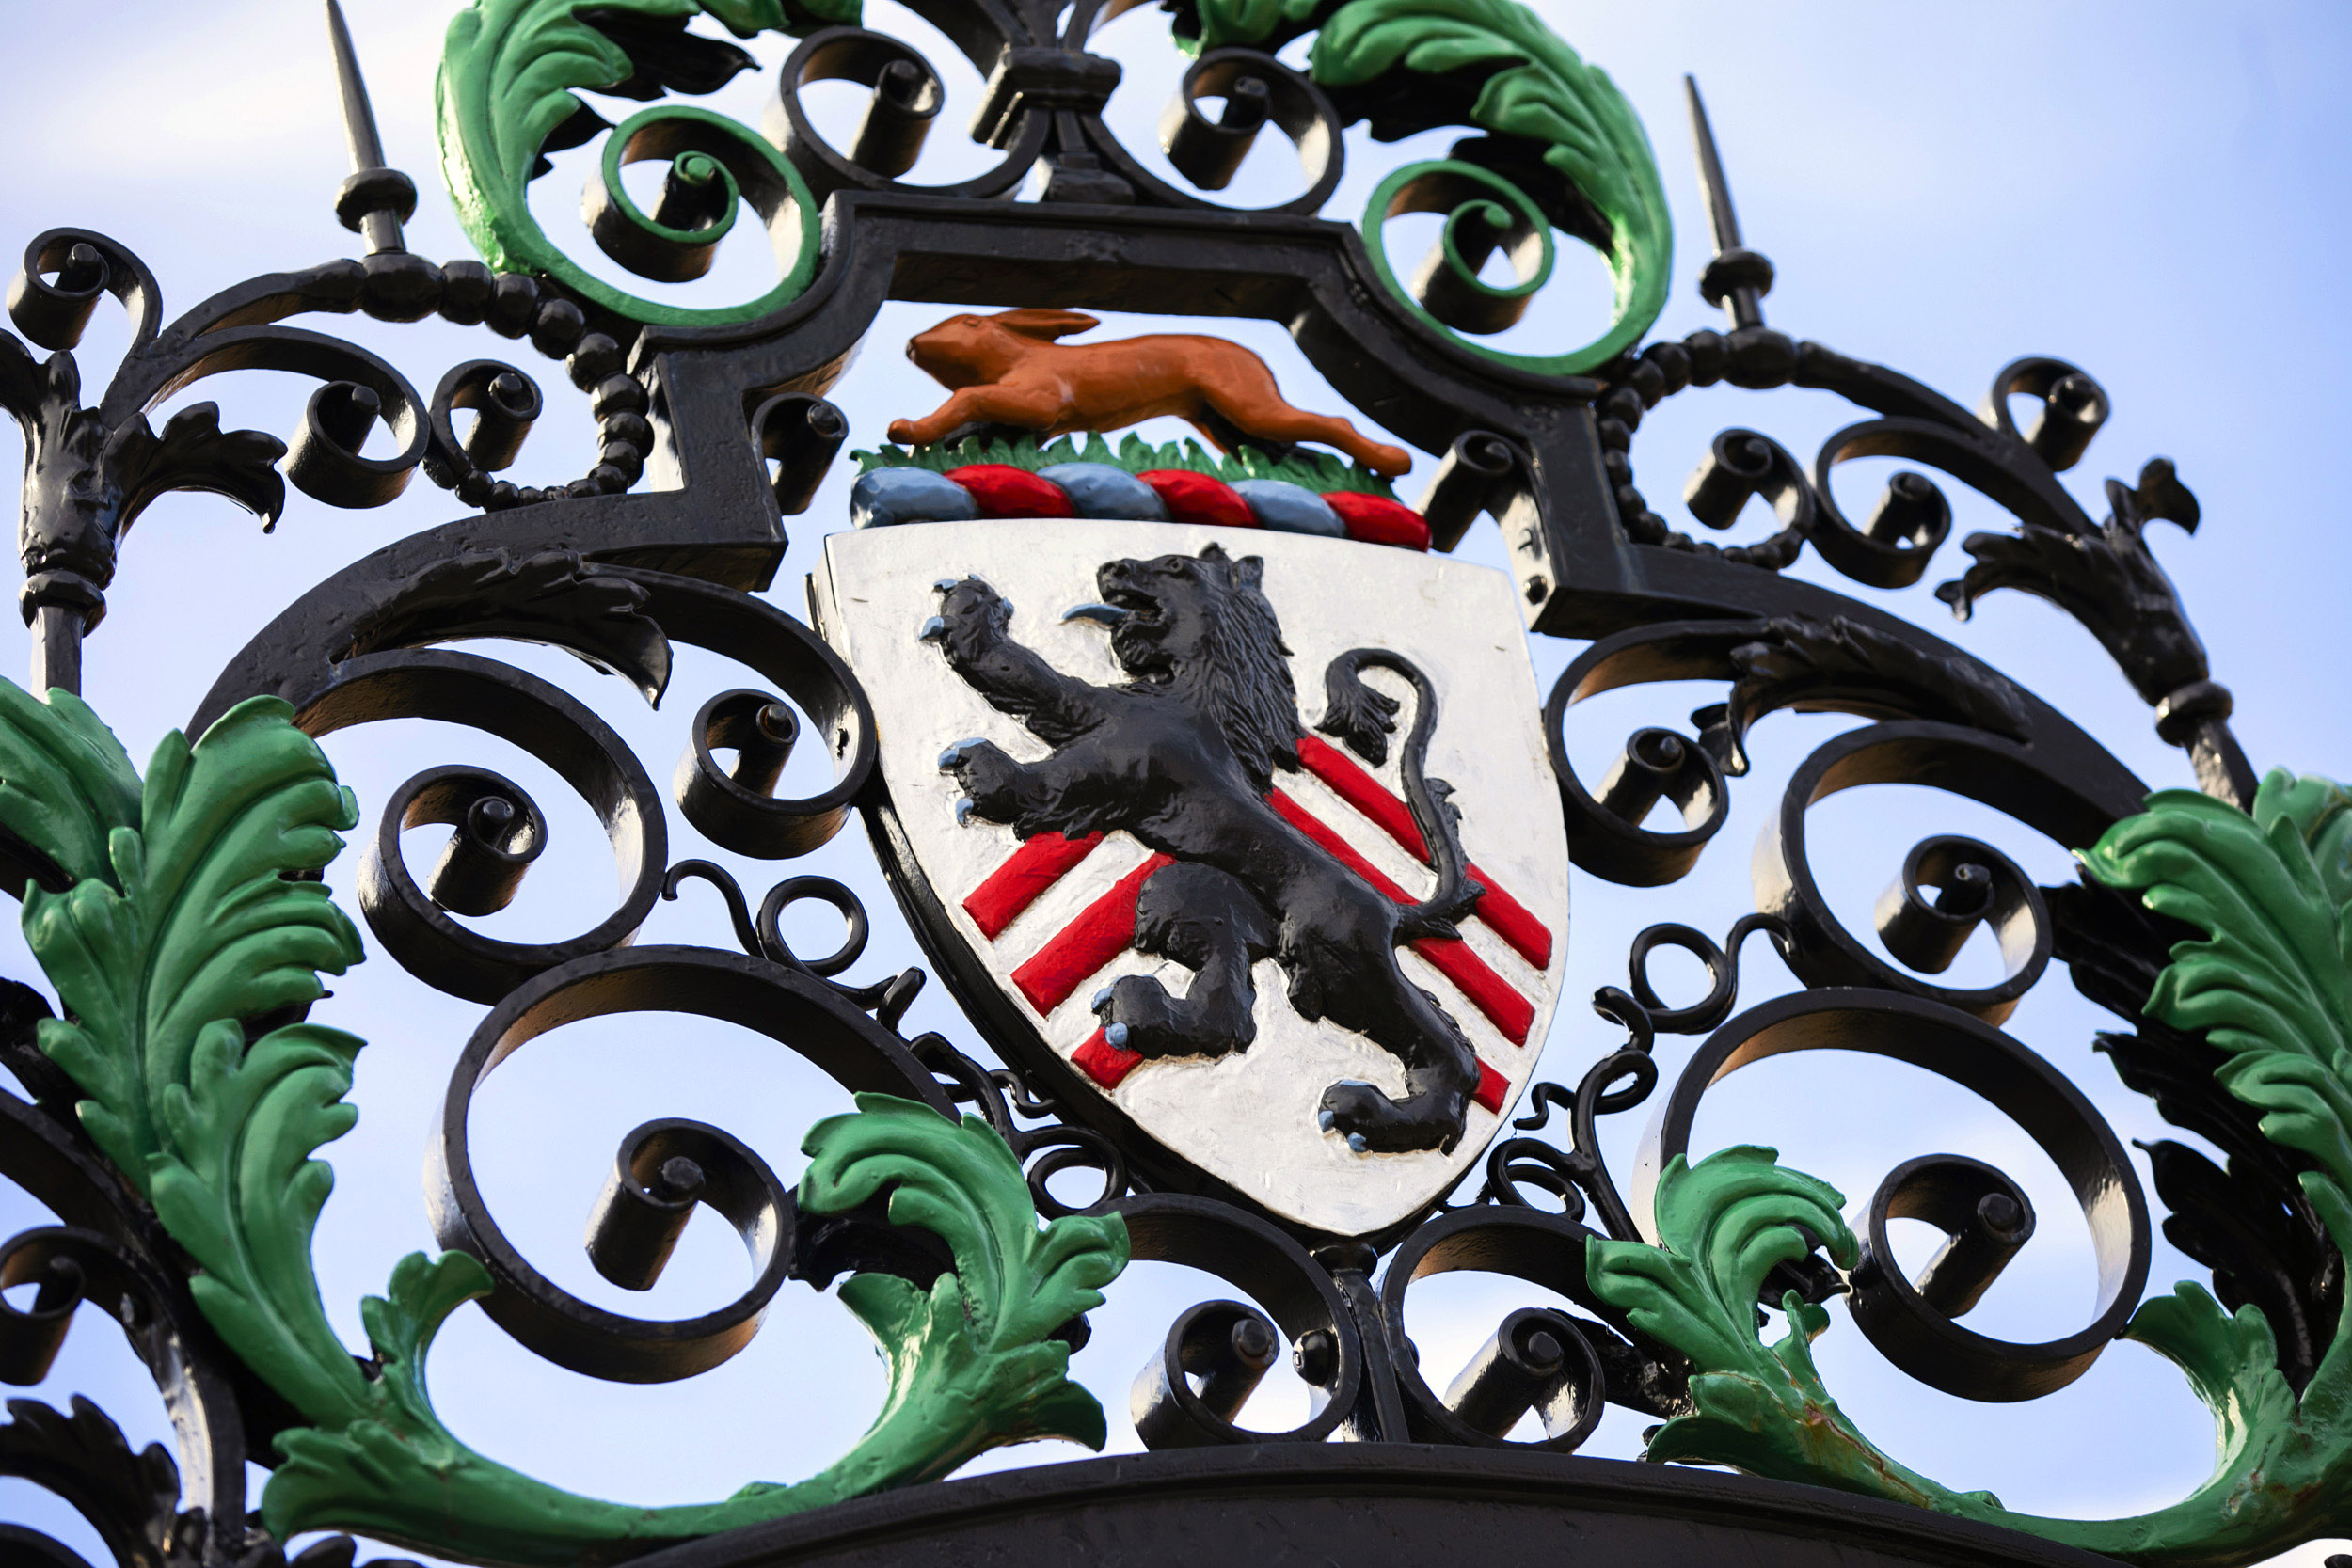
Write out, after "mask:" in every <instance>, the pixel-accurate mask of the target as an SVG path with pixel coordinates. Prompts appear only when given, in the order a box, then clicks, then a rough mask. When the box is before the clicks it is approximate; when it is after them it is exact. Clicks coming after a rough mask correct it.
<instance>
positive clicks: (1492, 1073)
mask: <svg viewBox="0 0 2352 1568" xmlns="http://www.w3.org/2000/svg"><path fill="white" fill-rule="evenodd" d="M1137 1060H1141V1058H1140V1057H1138V1058H1137ZM1510 1092H1511V1081H1510V1080H1509V1079H1508V1078H1505V1077H1503V1076H1502V1074H1501V1073H1500V1072H1497V1071H1496V1070H1495V1069H1492V1068H1490V1067H1488V1066H1487V1065H1486V1063H1484V1062H1481V1063H1479V1064H1478V1092H1477V1093H1476V1094H1473V1095H1471V1096H1470V1098H1471V1099H1472V1100H1475V1101H1478V1103H1480V1104H1481V1105H1484V1106H1485V1107H1486V1109H1488V1110H1489V1111H1492V1112H1494V1113H1495V1115H1497V1116H1501V1115H1502V1097H1503V1096H1504V1095H1506V1094H1509V1093H1510Z"/></svg>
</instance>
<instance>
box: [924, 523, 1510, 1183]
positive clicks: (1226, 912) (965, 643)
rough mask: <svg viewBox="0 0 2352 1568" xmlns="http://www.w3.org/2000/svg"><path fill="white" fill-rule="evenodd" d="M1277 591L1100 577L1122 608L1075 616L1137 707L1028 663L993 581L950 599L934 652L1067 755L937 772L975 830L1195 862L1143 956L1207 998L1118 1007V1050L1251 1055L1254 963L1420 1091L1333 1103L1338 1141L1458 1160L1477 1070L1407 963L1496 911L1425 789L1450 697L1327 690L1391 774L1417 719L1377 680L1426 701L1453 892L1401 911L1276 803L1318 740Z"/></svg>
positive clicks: (1444, 872) (1258, 567) (1418, 794)
mask: <svg viewBox="0 0 2352 1568" xmlns="http://www.w3.org/2000/svg"><path fill="white" fill-rule="evenodd" d="M1262 575H1263V562H1261V561H1260V560H1259V559H1258V558H1257V557H1255V556H1249V557H1245V558H1244V559H1242V560H1239V561H1235V560H1232V559H1231V558H1230V557H1228V556H1227V555H1226V554H1225V552H1224V551H1223V550H1222V549H1220V548H1218V547H1217V546H1215V545H1211V546H1209V547H1208V548H1207V549H1205V550H1203V551H1201V552H1200V555H1199V556H1197V557H1196V556H1185V555H1166V556H1161V557H1159V558H1158V559H1157V560H1153V561H1114V562H1109V563H1107V564H1105V565H1104V566H1103V567H1102V568H1101V569H1100V570H1099V571H1098V572H1097V573H1096V574H1095V580H1096V583H1097V585H1098V587H1099V590H1100V592H1101V594H1102V595H1103V600H1104V602H1103V603H1101V604H1096V605H1086V606H1081V607H1079V608H1078V609H1077V610H1073V611H1071V615H1072V616H1085V617H1089V618H1092V619H1097V620H1103V621H1106V622H1108V623H1110V626H1111V633H1110V638H1111V653H1112V655H1113V657H1115V658H1117V660H1118V661H1119V665H1120V668H1121V669H1122V670H1124V671H1125V672H1126V673H1127V674H1128V676H1129V677H1130V678H1129V679H1128V680H1127V681H1126V682H1124V683H1123V684H1121V685H1118V686H1091V685H1089V684H1088V683H1086V682H1085V681H1081V680H1076V679H1073V677H1071V676H1069V675H1065V674H1063V673H1061V672H1060V671H1058V670H1056V669H1055V668H1054V667H1053V666H1052V665H1050V664H1048V663H1046V662H1045V660H1044V659H1042V658H1041V657H1039V656H1038V655H1037V654H1036V653H1035V652H1033V651H1032V650H1030V649H1028V648H1025V647H1023V646H1022V645H1021V644H1020V643H1018V642H1016V641H1013V640H1012V639H1011V638H1010V637H1009V636H1008V635H1007V633H1006V626H1007V624H1008V622H1009V620H1010V617H1011V614H1012V607H1011V606H1010V605H1009V604H1007V603H1006V602H1005V600H1004V599H1003V598H1002V597H1000V596H999V595H998V594H997V593H996V592H995V590H994V589H993V588H991V587H989V586H988V584H986V583H984V582H982V581H980V580H979V579H978V578H963V579H962V580H961V581H945V582H942V583H940V584H939V589H940V592H941V593H942V594H944V596H945V597H944V602H943V604H942V605H941V610H940V614H939V615H938V616H937V617H936V618H934V619H933V620H932V621H931V622H930V624H928V625H927V626H924V628H923V631H922V636H923V637H924V638H925V639H926V640H927V641H936V642H938V643H939V645H940V646H941V648H942V649H943V650H944V651H945V652H946V656H947V662H948V663H949V664H950V665H952V666H953V667H954V668H955V671H956V673H958V674H959V675H961V676H962V677H963V679H964V680H965V681H966V682H968V683H969V684H970V685H971V686H972V687H973V689H976V690H977V691H978V692H979V693H980V695H981V696H983V697H985V698H986V699H987V700H988V702H989V705H991V706H993V707H994V708H995V709H997V711H999V712H1001V713H1006V714H1009V715H1011V716H1012V717H1013V718H1015V719H1018V720H1019V721H1021V722H1022V723H1023V724H1025V725H1026V726H1027V727H1028V728H1029V730H1030V731H1031V732H1032V733H1034V734H1035V735H1037V736H1038V737H1039V738H1041V739H1042V740H1044V741H1045V742H1046V743H1047V744H1049V745H1050V746H1052V747H1053V748H1054V751H1053V754H1052V755H1051V756H1048V757H1046V758H1045V759H1044V760H1043V761H1041V762H1035V763H1024V762H1016V761H1014V760H1013V759H1012V758H1011V757H1010V756H1009V755H1007V754H1006V753H1005V752H1004V751H1003V750H1002V749H1000V748H999V747H997V746H996V745H994V744H993V743H992V742H990V741H986V740H966V741H961V742H959V743H958V744H957V745H955V746H952V747H950V748H948V750H947V752H946V754H945V755H943V756H942V757H941V758H940V767H941V769H942V770H943V771H946V772H949V773H953V774H954V775H955V776H956V778H957V780H958V781H959V782H960V783H961V784H962V786H963V789H964V792H965V794H966V796H967V798H968V800H967V802H966V804H965V805H961V806H959V808H958V810H959V814H960V815H961V814H962V813H964V812H966V811H967V810H968V811H969V812H971V813H977V815H978V816H982V817H984V818H986V819H987V820H989V821H991V822H1001V823H1005V824H1007V825H1009V826H1010V827H1011V828H1012V829H1013V831H1014V832H1018V833H1019V834H1020V835H1021V836H1022V837H1023V838H1030V837H1033V836H1035V835H1037V834H1039V833H1046V832H1057V833H1062V834H1065V835H1067V836H1070V837H1073V838H1074V837H1078V836H1081V835H1083V834H1087V833H1091V832H1126V833H1129V834H1132V835H1133V836H1134V837H1135V838H1136V839H1138V840H1139V841H1141V842H1142V843H1143V844H1145V845H1147V846H1149V847H1151V848H1152V849H1156V850H1158V851H1160V852H1161V853H1162V854H1165V855H1168V856H1169V857H1171V858H1172V859H1173V860H1174V861H1175V862H1176V863H1175V864H1173V865H1168V866H1164V867H1162V868H1161V869H1160V870H1159V871H1158V872H1156V873H1155V874H1154V875H1153V876H1152V878H1151V879H1150V880H1149V881H1147V882H1146V883H1145V884H1144V886H1143V890H1142V893H1141V895H1140V896H1139V897H1138V898H1137V900H1136V937H1135V944H1136V947H1137V948H1138V949H1140V950H1141V951H1143V952H1145V953H1150V954H1154V955H1158V956H1162V957H1166V958H1173V959H1175V960H1176V961H1177V962H1178V963H1181V964H1183V965H1184V966H1185V967H1187V968H1189V969H1191V970H1192V971H1194V976H1195V977H1194V979H1193V982H1192V985H1191V986H1190V988H1189V993H1188V994H1187V995H1185V996H1183V997H1176V996H1171V995H1169V994H1168V990H1166V988H1164V987H1163V986H1161V985H1160V983H1159V982H1158V981H1157V980H1154V979H1152V978H1149V977H1147V976H1143V975H1129V976H1127V977H1125V978H1122V979H1120V980H1119V981H1117V982H1116V983H1114V984H1112V985H1110V986H1108V987H1106V988H1104V990H1102V991H1101V992H1100V993H1098V994H1097V995H1096V997H1095V999H1094V1007H1095V1011H1096V1012H1097V1013H1099V1014H1100V1015H1101V1016H1102V1018H1103V1020H1104V1023H1105V1025H1106V1028H1107V1033H1108V1036H1109V1037H1110V1039H1111V1040H1112V1042H1113V1043H1114V1044H1122V1045H1124V1046H1125V1047H1126V1048H1127V1049H1129V1050H1132V1051H1136V1052H1140V1053H1144V1054H1146V1055H1151V1056H1202V1055H1221V1054H1223V1053H1227V1052H1232V1051H1241V1050H1245V1049H1247V1048H1248V1045H1249V1043H1250V1041H1251V1040H1252V1038H1254V1037H1255V1036H1256V1033H1257V1026H1256V1023H1255V1022H1254V1021H1253V1019H1252V1018H1251V1008H1252V1006H1253V1005H1254V1003H1255V1000H1256V995H1255V990H1254V988H1253V986H1252V985H1251V982H1250V974H1249V971H1250V965H1252V964H1253V963H1255V962H1257V961H1258V960H1259V959H1261V958H1267V957H1272V958H1274V959H1275V960H1276V961H1277V962H1278V963H1279V964H1280V965H1281V967H1282V969H1283V970H1284V971H1285V972H1286V973H1287V974H1288V975H1289V976H1290V1002H1291V1006H1293V1007H1295V1009H1297V1011H1298V1013H1299V1015H1300V1016H1301V1017H1303V1018H1306V1019H1308V1020H1311V1021H1312V1020H1317V1019H1328V1020H1329V1021H1330V1022H1333V1023H1336V1024H1338V1025H1340V1026H1341V1027H1343V1028H1346V1029H1353V1030H1356V1031H1358V1032H1359V1033H1361V1034H1363V1035H1364V1036H1365V1037H1368V1038H1370V1039H1371V1040H1372V1041H1373V1042H1374V1043H1375V1044H1376V1045H1378V1046H1379V1047H1380V1048H1381V1049H1382V1050H1384V1051H1387V1052H1389V1053H1391V1054H1392V1055H1394V1056H1395V1057H1396V1058H1397V1060H1398V1061H1399V1062H1400V1063H1402V1064H1403V1066H1404V1069H1405V1082H1406V1093H1405V1095H1404V1096H1403V1098H1401V1099H1391V1098H1390V1097H1389V1096H1388V1095H1386V1094H1383V1093H1382V1092H1380V1090H1378V1089H1376V1088H1375V1087H1374V1086H1373V1085H1369V1084H1362V1083H1355V1082H1346V1083H1339V1084H1334V1085H1330V1086H1329V1087H1328V1088H1327V1089H1326V1090H1325V1091H1324V1094H1323V1102H1322V1103H1323V1108H1322V1117H1321V1120H1322V1124H1323V1126H1324V1128H1325V1129H1326V1130H1327V1131H1329V1132H1337V1133H1339V1134H1341V1135H1343V1136H1344V1137H1346V1139H1347V1140H1348V1143H1349V1145H1350V1146H1351V1147H1352V1148H1355V1149H1357V1150H1358V1151H1359V1152H1363V1151H1367V1150H1374V1149H1378V1150H1388V1151H1397V1150H1406V1149H1426V1148H1442V1149H1451V1148H1453V1147H1454V1144H1455V1143H1456V1142H1457V1141H1458V1140H1459V1139H1460V1138H1461V1136H1462V1131H1463V1121H1464V1117H1465V1116H1466V1115H1467V1113H1468V1110H1469V1107H1470V1100H1471V1097H1472V1095H1473V1094H1474V1093H1475V1092H1476V1090H1477V1087H1478V1080H1479V1068H1478V1058H1477V1055H1476V1053H1474V1052H1473V1051H1472V1050H1471V1049H1470V1041H1469V1040H1468V1039H1466V1038H1465V1037H1463V1034H1462V1031H1461V1029H1460V1027H1459V1026H1458V1025H1456V1024H1455V1022H1454V1020H1453V1019H1452V1018H1451V1017H1449V1016H1448V1015H1447V1013H1446V1011H1445V1009H1444V1008H1443V1007H1441V1006H1439V1005H1438V999H1437V998H1436V997H1434V996H1432V995H1431V994H1430V993H1429V992H1428V991H1426V990H1422V988H1421V987H1419V986H1417V985H1414V984H1413V983H1412V982H1411V981H1410V980H1408V979H1407V978H1406V976H1405V974H1404V972H1403V971H1402V970H1401V969H1400V968H1399V967H1398V965H1397V959H1396V948H1397V946H1398V944H1399V943H1402V942H1413V941H1417V940H1419V939H1421V938H1423V937H1450V936H1453V935H1454V934H1455V932H1454V922H1455V921H1456V920H1458V919H1459V918H1461V916H1462V915H1463V914H1464V913H1466V912H1467V911H1468V910H1469V908H1470V905H1471V904H1472V903H1473V902H1474V901H1475V900H1476V899H1477V897H1478V896H1479V895H1480V894H1481V893H1482V892H1484V891H1485V890H1484V889H1483V888H1481V887H1480V886H1479V885H1478V884H1477V883H1476V882H1474V881H1471V880H1470V879H1469V876H1468V873H1467V870H1466V862H1465V860H1464V857H1463V854H1462V847H1461V842H1460V838H1459V835H1458V831H1457V825H1456V819H1457V816H1458V815H1459V814H1458V813H1457V812H1456V811H1455V810H1454V807H1453V806H1452V805H1450V804H1449V803H1448V802H1447V800H1446V796H1447V794H1448V793H1449V790H1448V786H1447V785H1446V784H1443V783H1442V782H1440V781H1437V780H1432V779H1429V778H1427V777H1425V776H1424V774H1423V771H1422V768H1423V764H1424V760H1425V758H1426V755H1427V752H1428V745H1429V736H1430V732H1431V730H1432V729H1433V728H1435V725H1436V720H1437V702H1436V693H1435V692H1434V690H1433V689H1431V686H1430V684H1429V680H1428V677H1427V676H1426V675H1424V674H1423V673H1422V672H1421V671H1420V670H1419V669H1418V668H1416V667H1415V666H1414V665H1413V664H1412V663H1411V662H1409V661H1408V660H1406V659H1404V658H1401V657H1398V656H1396V655H1394V654H1392V653H1389V652H1386V651H1384V650H1380V649H1372V648H1359V649H1356V650H1354V651H1353V652H1350V653H1345V654H1342V655H1341V656H1340V657H1337V658H1335V659H1333V660H1332V661H1331V665H1330V668H1329V669H1328V670H1327V672H1326V674H1325V684H1326V687H1327V693H1328V702H1327V711H1326V713H1325V716H1324V719H1323V721H1322V722H1321V724H1319V725H1318V726H1317V727H1318V728H1320V729H1322V730H1323V731H1325V732H1326V733H1327V734H1330V735H1333V736H1337V737H1339V738H1340V739H1341V740H1342V741H1343V742H1344V743H1345V744H1347V745H1348V746H1349V747H1350V748H1351V749H1353V750H1354V751H1356V752H1358V753H1359V754H1360V755H1362V756H1364V757H1366V758H1367V759H1368V760H1370V761H1373V762H1375V763H1377V762H1380V761H1382V760H1383V759H1385V757H1386V756H1387V752H1388V736H1389V735H1390V734H1391V732H1393V731H1394V729H1395V727H1396V721H1395V714H1396V710H1397V707H1398V704H1397V702H1396V701H1395V700H1394V699H1392V698H1391V697H1388V696H1386V695H1384V694H1382V693H1381V692H1379V691H1376V690H1375V689H1373V688H1371V687H1370V686H1367V685H1366V684H1365V683H1364V681H1363V679H1362V673H1361V672H1362V671H1363V670H1364V669H1365V668H1366V667H1368V666H1377V667H1380V668H1383V669H1387V670H1390V671H1392V672H1394V673H1397V674H1400V675H1403V676H1404V677H1405V678H1406V680H1408V681H1410V682H1411V683H1412V686H1413V689H1414V692H1415V694H1416V699H1417V700H1416V704H1415V712H1414V715H1413V727H1412V730H1411V733H1410V734H1409V735H1408V736H1407V737H1406V743H1405V751H1404V755H1403V758H1402V768H1403V774H1404V780H1403V782H1404V786H1405V795H1406V803H1407V804H1408V805H1409V806H1410V808H1411V810H1412V815H1413V820H1414V822H1415V823H1416V824H1417V825H1418V826H1419V827H1420V829H1421V832H1422V839H1423V841H1424V842H1425V843H1427V844H1429V845H1432V846H1434V847H1435V848H1436V851H1437V853H1436V864H1437V870H1438V879H1437V887H1436V889H1435V890H1434V891H1433V892H1432V894H1431V895H1430V896H1429V897H1428V898H1426V899H1424V900H1422V902H1420V903H1418V904H1409V905H1399V904H1397V903H1396V902H1395V901H1394V900H1393V899H1391V898H1390V897H1389V896H1388V895H1385V894H1383V893H1382V892H1381V891H1380V890H1379V889H1377V888H1375V887H1374V886H1372V885H1371V884H1370V883H1369V882H1367V881H1365V880H1364V879H1363V878H1361V877H1359V875H1357V874H1356V873H1355V872H1354V871H1352V870H1350V869H1349V868H1348V867H1346V866H1345V865H1343V864H1342V863H1339V862H1338V861H1337V860H1335V859H1333V858H1332V856H1331V855H1330V854H1329V853H1327V851H1326V850H1324V849H1323V848H1321V847H1318V846H1317V845H1316V844H1315V843H1314V842H1313V841H1311V839H1309V838H1308V837H1307V836H1306V835H1305V834H1303V833H1301V832H1299V831H1298V830H1297V829H1296V828H1295V827H1293V826H1292V825H1291V824H1290V823H1289V822H1288V821H1286V820H1284V819H1283V817H1282V816H1280V815H1279V813H1278V812H1276V810H1275V809H1274V808H1273V806H1271V805H1269V804H1268V803H1267V800H1266V796H1267V793H1268V792H1269V791H1270V790H1271V789H1272V788H1273V784H1274V770H1275V769H1276V768H1284V769H1290V770H1295V769H1296V768H1297V767H1298V750H1297V744H1298V740H1299V738H1300V736H1302V735H1303V734H1304V733H1305V732H1304V731H1303V729H1302V728H1301V725H1300V722H1299V714H1298V700H1297V696H1296V693H1295V690H1294V689H1293V687H1292V685H1291V675H1290V666H1289V665H1288V664H1287V663H1286V662H1285V661H1284V660H1285V656H1286V655H1287V654H1288V653H1289V650H1288V649H1287V648H1285V647H1284V646H1283V645H1282V631H1281V627H1280V626H1279V624H1278V623H1277V622H1276V620H1275V615H1274V608H1273V606H1271V605H1270V604H1268V603H1267V602H1266V598H1265V594H1263V592H1262V591H1261V589H1260V586H1259V584H1260V579H1261V577H1262Z"/></svg>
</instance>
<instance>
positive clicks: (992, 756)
mask: <svg viewBox="0 0 2352 1568" xmlns="http://www.w3.org/2000/svg"><path fill="white" fill-rule="evenodd" d="M939 770H940V771H941V772H943V773H949V774H953V775H954V776H955V781H956V783H958V784H961V785H962V786H963V795H964V798H963V800H961V801H960V802H958V804H957V806H956V821H957V823H958V825H961V824H962V822H963V821H964V820H965V819H966V818H967V817H969V816H973V815H974V814H976V813H977V815H979V816H983V817H986V818H987V819H988V820H989V821H991V822H1010V821H1011V820H1012V819H1013V816H1014V811H1015V800H1014V798H1015V794H1016V792H1017V788H1018V785H1019V783H1020V778H1021V765H1020V764H1019V763H1017V762H1015V761H1013V760H1012V758H1010V757H1009V756H1007V755H1006V754H1005V753H1004V751H1003V750H1002V749H1001V748H1000V747H998V746H997V744H996V743H995V742H994V741H993V740H980V739H977V738H976V739H972V740H959V741H957V742H956V743H955V744H954V745H953V746H950V747H948V748H947V749H946V751H944V752H940V753H939Z"/></svg>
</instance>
